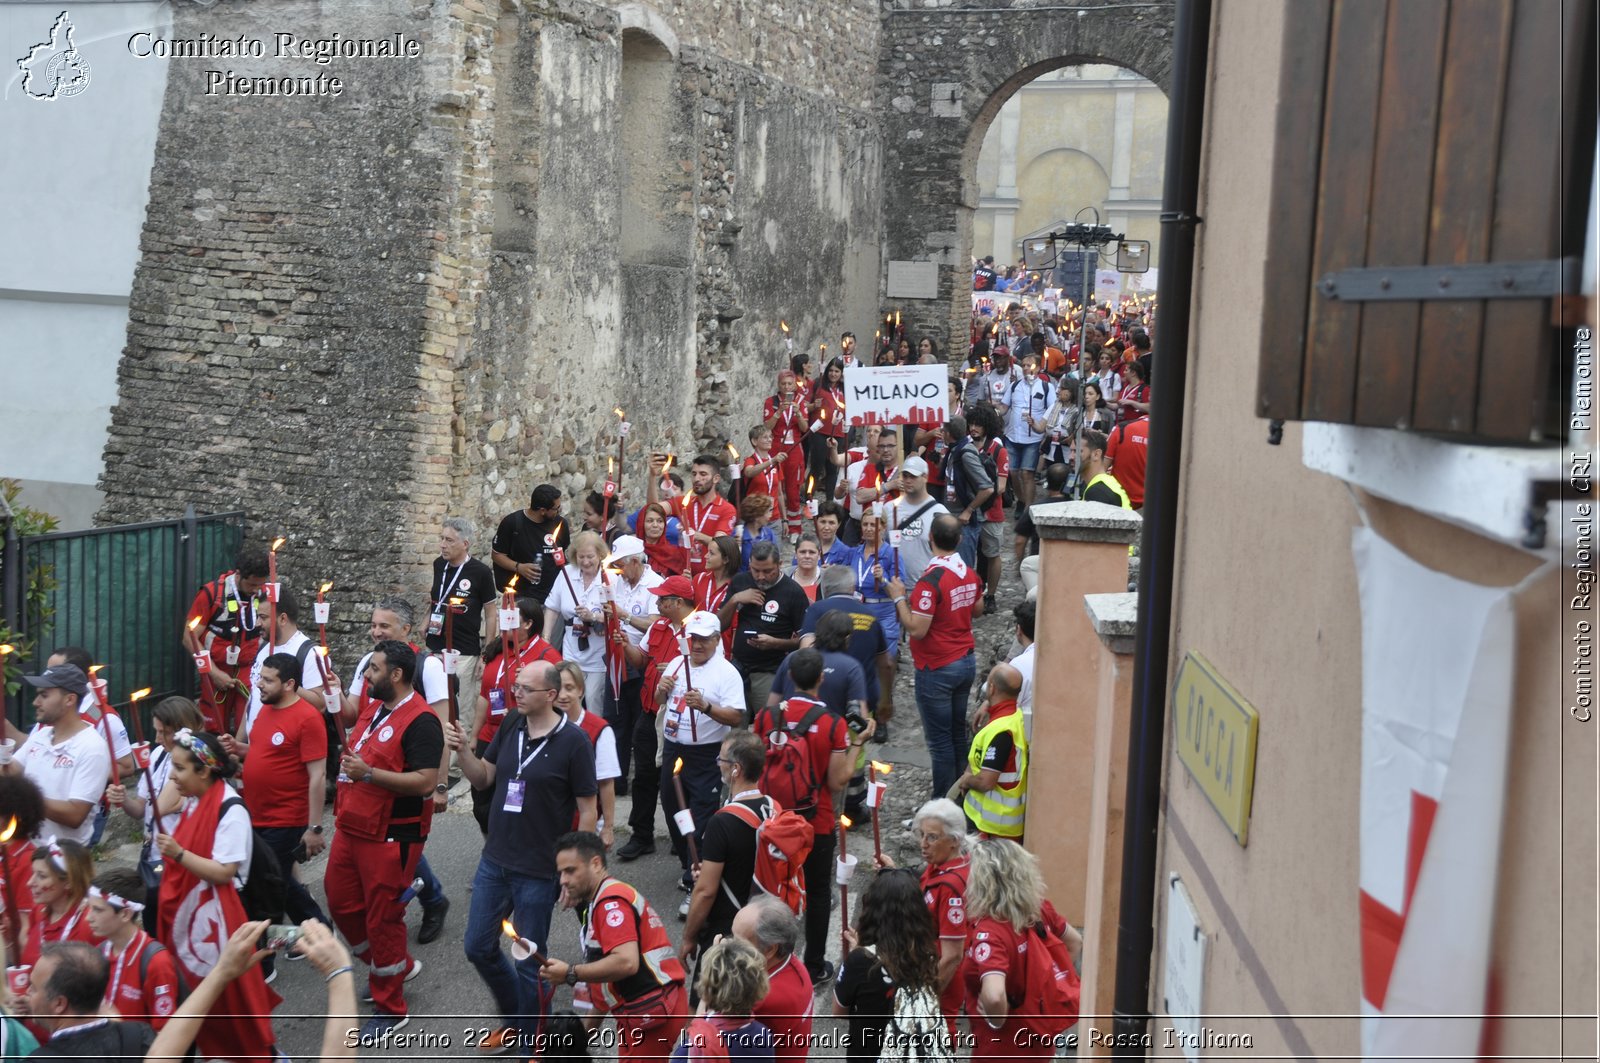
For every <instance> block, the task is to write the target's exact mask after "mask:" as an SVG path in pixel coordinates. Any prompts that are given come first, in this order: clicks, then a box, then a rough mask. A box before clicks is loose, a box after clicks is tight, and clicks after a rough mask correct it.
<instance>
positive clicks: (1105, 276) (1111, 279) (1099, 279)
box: [1094, 269, 1122, 306]
mask: <svg viewBox="0 0 1600 1063" xmlns="http://www.w3.org/2000/svg"><path fill="white" fill-rule="evenodd" d="M1121 295H1122V274H1120V273H1118V272H1117V271H1116V270H1114V269H1097V270H1095V271H1094V297H1095V299H1096V300H1098V301H1099V302H1102V303H1110V304H1111V305H1112V306H1116V305H1117V301H1118V299H1119V298H1120V297H1121Z"/></svg>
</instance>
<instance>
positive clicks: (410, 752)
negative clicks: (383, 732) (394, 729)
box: [372, 694, 444, 842]
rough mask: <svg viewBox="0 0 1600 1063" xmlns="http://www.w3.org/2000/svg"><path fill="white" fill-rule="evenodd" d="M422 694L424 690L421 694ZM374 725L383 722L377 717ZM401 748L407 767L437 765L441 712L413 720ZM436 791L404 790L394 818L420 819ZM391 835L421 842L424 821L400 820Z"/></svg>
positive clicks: (396, 802) (441, 736)
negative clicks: (414, 792)
mask: <svg viewBox="0 0 1600 1063" xmlns="http://www.w3.org/2000/svg"><path fill="white" fill-rule="evenodd" d="M418 696H419V697H420V694H419V695H418ZM372 726H373V727H375V728H376V727H379V726H381V725H380V724H379V723H378V722H376V721H374V722H373V724H372ZM400 751H401V753H403V754H404V755H405V758H406V768H405V770H406V771H426V770H427V769H429V768H437V767H438V766H439V761H440V759H441V758H442V757H443V756H444V725H443V724H441V723H440V722H439V716H438V714H437V713H435V712H433V711H432V710H429V711H428V712H424V713H422V714H420V715H419V716H418V717H417V718H416V719H414V720H412V721H411V726H409V727H407V728H406V730H405V733H404V734H402V735H401V736H400ZM432 800H433V795H432V794H428V795H427V796H426V797H409V796H406V795H403V794H397V795H395V799H394V805H393V806H392V809H393V810H392V811H391V812H390V813H389V815H390V818H392V819H416V818H417V817H418V816H420V815H422V802H424V801H432ZM389 838H390V839H391V840H392V841H398V842H418V841H421V840H422V825H421V824H420V823H398V824H394V825H392V826H390V828H389Z"/></svg>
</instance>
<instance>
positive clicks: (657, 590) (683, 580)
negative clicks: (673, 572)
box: [650, 576, 694, 602]
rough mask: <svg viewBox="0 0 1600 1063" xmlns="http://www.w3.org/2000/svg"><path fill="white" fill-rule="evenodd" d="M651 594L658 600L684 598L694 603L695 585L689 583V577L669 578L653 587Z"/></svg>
mask: <svg viewBox="0 0 1600 1063" xmlns="http://www.w3.org/2000/svg"><path fill="white" fill-rule="evenodd" d="M650 593H651V594H654V595H655V596H656V597H658V598H682V599H683V600H684V601H686V602H692V601H694V584H693V583H690V582H689V577H688V576H668V577H667V578H666V579H664V580H662V581H661V582H660V583H659V584H658V585H656V586H654V587H651V588H650Z"/></svg>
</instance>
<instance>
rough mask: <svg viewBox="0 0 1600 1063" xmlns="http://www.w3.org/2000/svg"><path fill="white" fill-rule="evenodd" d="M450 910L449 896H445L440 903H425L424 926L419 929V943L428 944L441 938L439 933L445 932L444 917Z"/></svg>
mask: <svg viewBox="0 0 1600 1063" xmlns="http://www.w3.org/2000/svg"><path fill="white" fill-rule="evenodd" d="M449 912H450V898H449V897H446V898H444V899H443V900H441V901H440V902H439V903H438V904H425V905H423V906H422V926H421V927H419V928H418V930H417V944H419V945H427V944H430V943H432V942H434V941H437V940H439V935H440V934H442V933H444V917H445V916H446V915H448V914H449Z"/></svg>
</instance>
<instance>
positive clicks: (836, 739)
mask: <svg viewBox="0 0 1600 1063" xmlns="http://www.w3.org/2000/svg"><path fill="white" fill-rule="evenodd" d="M788 665H789V678H790V679H791V680H792V681H793V683H794V686H795V690H796V691H798V693H796V694H793V695H791V696H790V697H789V698H787V699H786V700H784V701H783V702H781V703H780V704H779V706H778V708H777V709H771V710H769V709H763V710H762V711H761V713H760V714H759V715H757V716H756V719H755V723H754V725H753V729H754V730H755V732H756V734H757V735H759V736H761V737H762V738H763V739H765V740H766V743H767V768H766V771H765V773H764V774H763V775H762V780H761V785H762V789H763V790H764V791H765V792H766V793H769V794H772V795H773V796H774V797H775V798H777V799H778V800H779V801H780V802H781V803H782V804H783V805H784V806H785V807H786V808H792V809H793V810H794V811H796V812H799V813H800V814H801V815H803V816H805V817H806V821H807V822H808V823H810V824H811V833H812V842H811V855H810V856H808V857H806V862H805V873H806V954H805V965H806V973H807V974H808V975H810V980H811V981H812V982H813V983H815V984H819V985H820V984H822V983H824V982H827V981H828V980H829V979H831V978H832V977H833V965H832V964H830V963H829V962H828V961H827V959H826V958H825V957H826V954H827V951H828V916H829V913H830V909H831V906H832V891H833V864H834V860H833V847H834V826H835V825H836V823H837V822H838V821H837V819H836V818H835V816H834V810H833V795H834V794H836V793H841V792H842V791H843V790H844V788H845V786H846V785H847V784H848V783H849V782H850V771H851V769H852V768H853V767H854V763H853V759H854V758H852V757H851V755H850V730H849V728H848V727H847V726H846V725H845V721H844V717H842V716H839V715H837V714H835V713H834V712H832V711H830V710H829V709H828V707H827V705H825V704H824V703H823V702H822V700H821V698H820V697H819V696H818V691H819V690H820V688H821V686H822V667H823V661H822V654H821V653H820V652H819V651H817V650H814V649H805V650H796V651H795V652H794V653H792V654H790V655H789V658H788ZM779 712H781V713H782V721H781V725H780V722H779V720H778V719H777V716H778V713H779ZM802 727H803V728H804V738H805V743H806V747H807V748H806V752H805V757H806V761H807V764H808V766H809V773H807V772H806V771H804V770H802V771H798V772H791V771H789V770H788V768H789V767H790V766H791V765H786V764H784V763H782V759H783V758H782V757H781V756H780V755H776V751H777V750H779V749H780V748H781V747H782V746H783V745H785V744H787V743H788V742H793V741H797V740H798V739H799V738H800V735H801V729H802ZM780 775H781V776H783V777H784V778H783V779H782V781H781V782H780V781H779V779H778V778H776V777H778V776H780ZM795 776H798V777H799V779H800V780H803V781H801V782H799V783H798V784H797V783H796V782H795V781H794V777H795ZM807 782H814V783H815V790H814V800H815V805H814V806H813V807H812V808H811V809H810V810H809V811H808V810H807V809H806V808H805V807H804V806H805V804H806V800H807V798H808V797H811V796H812V794H808V793H803V792H801V791H804V790H806V789H807ZM791 791H792V792H791Z"/></svg>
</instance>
